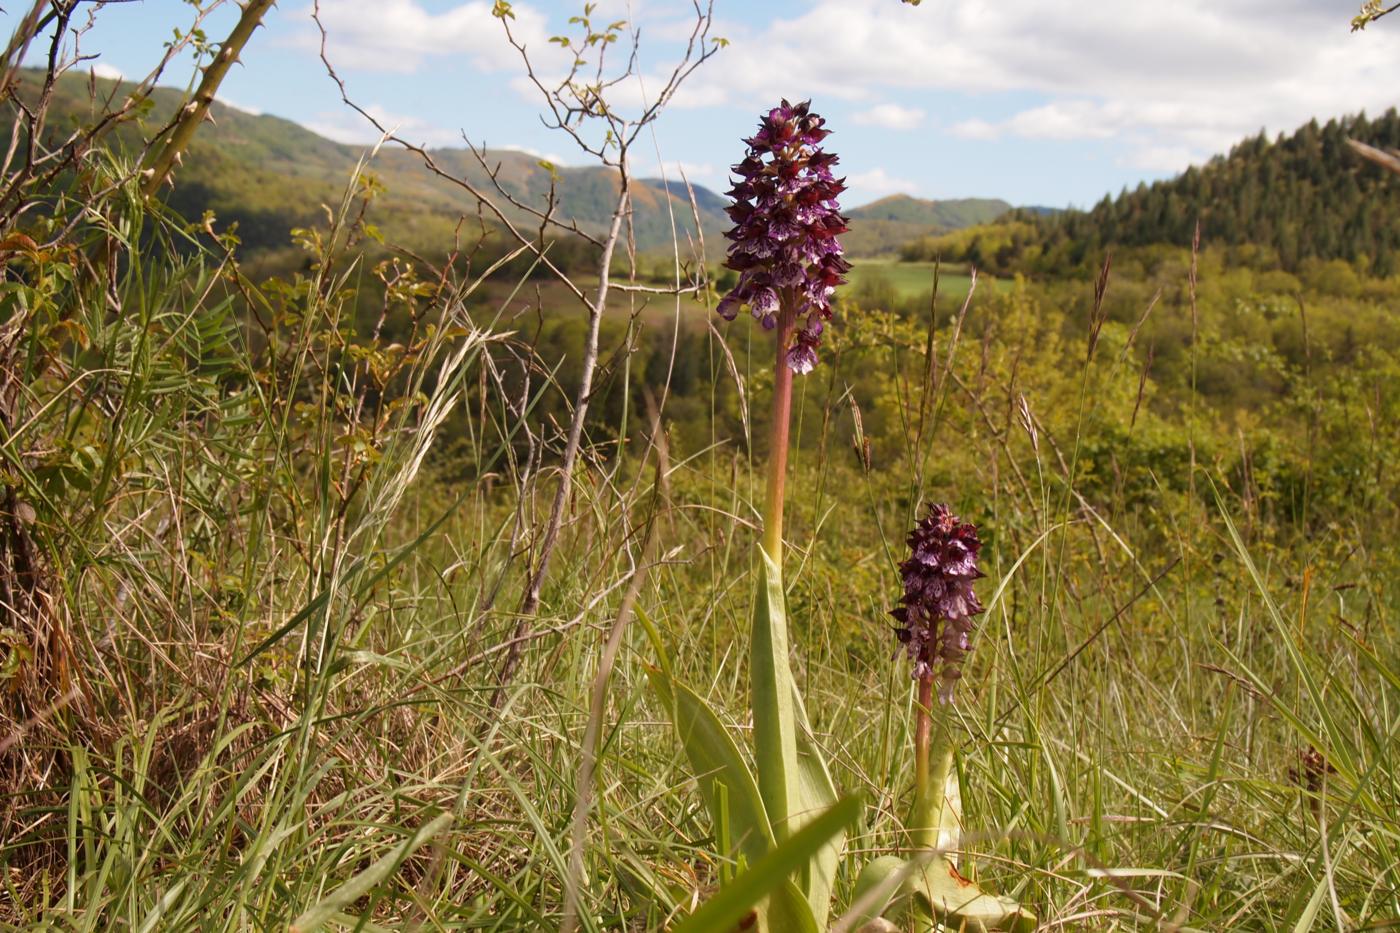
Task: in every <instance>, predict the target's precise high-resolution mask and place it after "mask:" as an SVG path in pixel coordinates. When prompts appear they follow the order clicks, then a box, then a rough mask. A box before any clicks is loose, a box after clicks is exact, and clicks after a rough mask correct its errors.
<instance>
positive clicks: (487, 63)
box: [289, 0, 560, 73]
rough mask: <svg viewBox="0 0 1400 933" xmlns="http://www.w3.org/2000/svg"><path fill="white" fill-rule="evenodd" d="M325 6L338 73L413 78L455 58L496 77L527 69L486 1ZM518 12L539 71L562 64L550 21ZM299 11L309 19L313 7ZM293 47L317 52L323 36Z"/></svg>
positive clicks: (518, 30)
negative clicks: (439, 6)
mask: <svg viewBox="0 0 1400 933" xmlns="http://www.w3.org/2000/svg"><path fill="white" fill-rule="evenodd" d="M320 7H321V13H320V18H321V24H322V25H323V26H324V27H325V30H326V36H327V38H326V54H327V57H328V58H329V59H330V61H331V64H332V65H334V66H335V67H336V68H337V69H340V68H347V69H359V70H363V71H379V72H402V73H407V72H414V71H418V70H419V69H420V68H422V67H423V66H424V65H425V64H428V63H429V61H430V60H431V59H434V58H437V57H441V56H447V55H452V56H461V57H465V58H468V59H470V60H471V61H472V62H473V63H474V64H475V65H477V66H478V67H480V68H482V69H484V70H488V71H490V70H497V69H502V68H519V67H520V53H519V52H517V51H516V50H515V49H514V48H512V47H511V45H510V43H509V42H508V41H507V39H506V33H505V29H504V27H503V25H502V23H501V21H500V20H498V19H496V18H495V17H494V16H492V15H491V7H492V5H491V3H489V2H486V0H472V2H468V3H458V4H456V5H454V6H450V7H448V8H447V9H445V10H443V11H442V12H440V13H434V12H431V11H430V10H428V9H427V7H425V6H424V5H423V4H422V3H420V2H419V0H321V4H320ZM511 8H512V10H513V11H514V13H515V18H514V19H513V20H511V22H510V29H511V32H512V34H513V35H514V36H515V38H516V41H518V42H520V43H521V44H523V45H524V46H525V48H526V49H527V50H528V51H529V52H530V55H531V57H532V59H533V60H534V62H535V63H536V65H537V66H538V67H543V68H545V69H547V70H548V69H552V68H553V67H555V66H557V64H558V62H559V61H560V51H559V49H558V48H557V47H556V46H553V45H550V44H549V36H550V33H549V31H548V30H547V28H546V25H547V24H546V19H545V17H544V16H543V15H541V14H540V13H539V12H538V11H536V10H535V9H534V8H533V7H531V6H529V5H528V4H524V3H514V4H512V7H511ZM298 12H299V14H300V15H301V16H302V17H304V18H306V19H309V18H310V16H311V12H312V8H311V7H304V8H303V9H301V10H300V11H298ZM289 41H290V43H291V44H293V45H295V46H297V47H299V48H303V49H306V50H308V51H314V50H317V49H319V48H320V42H321V37H320V32H319V31H318V30H317V29H316V27H315V25H314V24H307V25H305V26H303V27H302V28H300V29H299V30H298V31H297V32H296V33H295V34H293V36H292V37H291V38H290V40H289Z"/></svg>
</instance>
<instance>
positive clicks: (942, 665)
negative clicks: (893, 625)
mask: <svg viewBox="0 0 1400 933" xmlns="http://www.w3.org/2000/svg"><path fill="white" fill-rule="evenodd" d="M907 543H908V545H909V559H908V560H906V561H904V563H902V564H900V565H899V573H900V576H901V577H903V578H904V598H903V600H902V601H901V602H902V605H901V606H900V607H899V608H897V609H895V610H894V611H893V612H891V613H890V615H892V616H894V618H895V620H896V621H897V622H899V627H898V628H897V629H896V630H895V633H896V636H897V637H898V638H899V641H900V643H901V644H902V645H904V647H905V649H906V651H907V652H908V654H909V660H910V661H912V662H913V664H914V677H915V678H924V677H932V676H934V674H935V672H936V673H937V675H938V677H939V679H940V680H941V681H942V684H941V685H940V687H939V690H938V698H939V700H941V701H942V702H943V703H951V702H952V701H953V688H954V687H955V686H956V685H957V682H958V678H960V677H962V662H963V658H964V657H966V655H967V651H968V648H969V647H971V641H972V621H973V616H976V615H980V614H981V613H982V612H983V611H984V610H983V609H982V604H981V603H980V602H978V600H977V593H976V592H974V591H973V589H972V584H973V583H974V582H975V581H977V580H979V579H981V578H982V577H983V576H985V574H983V573H982V571H981V570H979V569H977V553H978V551H980V550H981V549H982V542H981V540H979V539H978V537H977V529H976V528H974V527H973V526H972V525H969V524H968V523H966V522H962V521H959V520H958V517H957V516H956V515H954V514H953V513H952V512H950V511H949V510H948V507H947V506H946V505H933V506H930V507H929V510H928V515H927V517H925V518H924V519H923V520H922V521H920V522H919V524H918V526H917V527H915V529H914V530H913V531H911V532H909V537H908V539H907Z"/></svg>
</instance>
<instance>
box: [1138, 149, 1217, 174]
mask: <svg viewBox="0 0 1400 933" xmlns="http://www.w3.org/2000/svg"><path fill="white" fill-rule="evenodd" d="M1209 157H1210V154H1208V153H1202V152H1199V151H1197V150H1194V149H1191V148H1189V147H1187V146H1154V145H1143V146H1139V147H1137V148H1135V149H1133V150H1132V151H1131V152H1130V153H1129V155H1128V157H1127V158H1126V159H1125V160H1124V162H1125V163H1126V164H1128V165H1131V166H1132V167H1133V168H1140V169H1143V170H1144V171H1148V172H1160V173H1171V172H1182V171H1185V170H1186V168H1187V167H1188V166H1191V165H1199V164H1201V163H1202V162H1204V161H1205V160H1206V159H1208V158H1209Z"/></svg>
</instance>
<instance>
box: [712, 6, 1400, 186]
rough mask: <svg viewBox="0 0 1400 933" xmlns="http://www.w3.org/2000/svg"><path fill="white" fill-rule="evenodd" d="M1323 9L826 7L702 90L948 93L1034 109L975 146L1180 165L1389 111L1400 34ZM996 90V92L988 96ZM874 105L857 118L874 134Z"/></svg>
mask: <svg viewBox="0 0 1400 933" xmlns="http://www.w3.org/2000/svg"><path fill="white" fill-rule="evenodd" d="M1348 12H1349V10H1348V9H1347V8H1342V7H1338V6H1337V4H1334V3H1318V2H1315V0H1171V2H1166V3H1164V2H1162V0H1120V2H1101V3H1099V4H1086V3H1084V2H1083V0H942V2H940V3H937V4H932V3H926V4H923V5H922V6H920V7H918V8H915V7H912V6H909V5H905V4H897V3H893V2H889V0H817V2H815V3H813V4H811V5H810V6H809V7H807V8H806V10H805V11H803V12H802V13H801V14H800V15H797V16H795V17H793V18H789V19H783V20H777V21H773V22H770V23H768V24H767V25H766V26H764V27H762V28H758V29H748V30H745V29H742V28H740V29H737V30H735V31H733V32H732V33H730V34H727V35H728V37H729V38H730V39H731V40H732V45H731V47H730V48H728V49H726V50H725V51H724V53H723V54H722V57H721V60H720V61H718V62H716V64H715V66H714V67H710V68H705V69H701V70H700V72H698V73H697V74H696V75H695V77H694V79H693V80H696V81H697V82H699V83H701V84H704V85H706V93H707V94H708V95H709V96H711V97H713V96H715V95H716V94H717V93H720V92H722V93H723V94H724V96H725V99H726V100H727V101H728V102H729V103H731V104H743V103H748V102H750V101H752V100H755V99H758V100H767V99H770V98H773V97H775V96H777V95H779V94H787V95H788V96H792V95H794V94H795V95H797V96H800V97H804V98H805V97H808V96H813V97H816V98H817V100H818V108H819V109H820V108H821V101H822V100H824V99H830V98H833V97H834V98H843V99H849V100H858V101H864V100H869V99H870V98H872V97H876V96H877V95H878V96H880V97H886V98H887V97H888V95H889V94H890V92H891V91H896V92H899V93H900V94H901V96H902V98H903V99H904V100H905V101H908V100H909V99H910V96H911V95H912V94H916V93H923V94H925V95H927V96H926V98H925V99H926V100H927V101H928V104H926V106H929V107H930V108H931V109H932V107H933V104H934V102H936V101H937V99H938V98H937V95H938V92H940V91H958V92H963V93H969V94H977V95H981V96H982V97H983V99H990V101H991V102H993V103H995V102H996V100H997V98H998V97H1002V99H1005V98H1004V95H1008V94H1016V95H1020V96H1023V97H1026V98H1028V99H1029V100H1031V101H1034V102H1035V103H1034V104H1033V105H1027V106H1025V107H1024V109H1022V110H1021V111H1019V112H1016V113H1013V114H1011V115H1010V116H1006V117H998V118H995V119H994V118H991V117H988V116H985V115H984V116H982V117H980V118H977V119H967V120H963V121H962V122H960V123H957V124H955V125H954V126H953V127H952V132H953V133H954V134H955V135H958V136H961V137H964V138H970V139H1001V138H1006V137H1023V138H1036V139H1058V140H1069V139H1089V140H1106V139H1116V140H1120V141H1121V142H1122V143H1123V145H1124V146H1126V147H1128V148H1130V149H1131V150H1132V151H1133V152H1134V153H1135V155H1132V156H1130V160H1131V161H1133V162H1134V164H1141V165H1144V166H1145V165H1148V164H1154V165H1159V166H1163V165H1169V164H1173V165H1175V164H1179V163H1180V161H1181V158H1182V157H1183V156H1188V157H1189V156H1194V155H1195V154H1199V153H1213V152H1217V151H1221V150H1224V149H1226V148H1228V147H1229V145H1230V144H1231V143H1233V142H1235V141H1237V140H1238V139H1240V138H1242V137H1243V136H1246V135H1249V134H1252V133H1255V132H1257V131H1258V130H1259V129H1260V127H1261V126H1264V127H1267V128H1269V129H1270V130H1272V131H1279V130H1291V129H1292V128H1293V127H1295V126H1297V125H1300V124H1301V123H1304V122H1306V121H1307V120H1308V119H1309V118H1311V117H1313V116H1323V117H1325V116H1329V115H1334V114H1341V113H1346V112H1354V111H1356V110H1359V109H1362V108H1365V109H1367V110H1372V111H1375V110H1379V109H1384V108H1385V107H1388V106H1390V105H1392V104H1393V103H1394V88H1395V86H1396V84H1397V83H1400V30H1397V29H1390V30H1383V29H1375V30H1368V31H1366V32H1365V33H1361V34H1355V35H1353V34H1351V33H1350V32H1349V31H1348V28H1347V19H1348V17H1347V13H1348ZM989 92H991V93H989ZM883 106H885V105H878V106H874V107H871V108H870V109H869V110H867V111H865V112H864V113H863V114H862V115H861V116H858V117H856V118H855V121H856V122H858V123H869V124H873V125H884V124H880V123H879V122H878V121H877V120H876V119H874V117H873V114H875V113H876V112H877V111H879V110H880V108H881V107H883Z"/></svg>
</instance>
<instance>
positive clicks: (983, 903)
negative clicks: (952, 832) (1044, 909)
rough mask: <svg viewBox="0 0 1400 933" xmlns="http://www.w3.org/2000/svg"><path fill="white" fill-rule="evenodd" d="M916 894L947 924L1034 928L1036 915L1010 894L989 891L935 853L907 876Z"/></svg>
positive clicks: (1014, 929) (980, 927) (978, 928)
mask: <svg viewBox="0 0 1400 933" xmlns="http://www.w3.org/2000/svg"><path fill="white" fill-rule="evenodd" d="M910 883H911V886H912V888H913V892H914V895H915V897H917V898H918V899H919V901H920V902H922V904H923V905H924V906H925V907H926V908H928V909H931V910H932V911H933V913H934V915H935V916H937V917H938V918H939V919H940V920H942V921H943V922H944V923H945V924H947V925H948V926H951V927H953V928H954V929H958V928H959V927H960V926H961V927H965V928H966V929H969V930H1013V931H1022V930H1025V931H1030V930H1034V929H1035V926H1036V923H1035V915H1034V914H1032V913H1030V912H1029V911H1027V910H1024V909H1023V908H1022V907H1021V906H1020V905H1019V904H1017V903H1016V902H1015V901H1014V900H1012V899H1011V898H1009V897H998V896H996V895H994V894H988V893H987V892H986V891H983V890H982V889H981V888H980V887H978V886H977V884H976V882H973V881H968V880H967V879H966V878H964V877H963V876H962V875H961V874H959V873H958V869H957V866H956V865H954V864H953V863H952V862H950V861H948V859H946V858H943V857H942V856H938V857H936V858H934V859H933V860H931V861H930V862H929V863H928V864H927V865H924V866H923V868H922V869H921V870H920V871H918V872H916V873H915V874H914V876H913V877H912V878H911V879H910Z"/></svg>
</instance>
